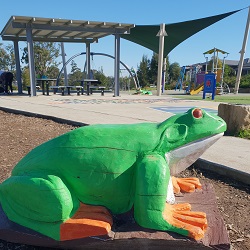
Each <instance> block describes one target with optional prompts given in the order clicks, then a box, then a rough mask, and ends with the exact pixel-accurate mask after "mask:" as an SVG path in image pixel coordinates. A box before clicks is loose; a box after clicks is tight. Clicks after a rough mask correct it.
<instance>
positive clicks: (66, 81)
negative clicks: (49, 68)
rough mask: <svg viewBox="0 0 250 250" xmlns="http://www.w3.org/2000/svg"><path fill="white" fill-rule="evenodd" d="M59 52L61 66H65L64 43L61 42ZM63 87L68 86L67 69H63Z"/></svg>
mask: <svg viewBox="0 0 250 250" xmlns="http://www.w3.org/2000/svg"><path fill="white" fill-rule="evenodd" d="M61 52H62V62H63V65H65V63H66V60H65V50H64V43H63V42H61ZM63 70H64V85H65V86H68V73H67V67H64V69H63Z"/></svg>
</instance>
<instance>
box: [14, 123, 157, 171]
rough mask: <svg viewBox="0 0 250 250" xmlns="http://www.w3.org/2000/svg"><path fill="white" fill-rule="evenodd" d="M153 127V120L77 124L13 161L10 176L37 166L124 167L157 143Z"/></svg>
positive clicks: (46, 167)
mask: <svg viewBox="0 0 250 250" xmlns="http://www.w3.org/2000/svg"><path fill="white" fill-rule="evenodd" d="M156 128H157V124H153V123H152V124H151V123H143V124H133V125H91V126H85V127H81V128H78V129H75V130H72V131H70V132H68V133H66V134H63V135H61V136H59V137H56V138H54V139H52V140H50V141H48V142H45V143H43V144H42V145H40V146H38V147H36V148H35V149H33V150H32V151H31V152H30V153H28V154H27V155H26V156H25V157H24V158H23V159H22V160H21V161H20V162H19V163H18V164H17V166H16V167H15V168H14V170H13V175H18V174H24V172H26V173H27V172H30V171H39V170H40V169H41V170H45V169H46V170H49V171H50V173H58V172H61V171H62V170H63V171H66V172H67V171H70V170H69V169H71V171H72V170H73V169H72V166H74V170H75V169H83V168H87V169H88V171H93V170H95V171H96V170H97V169H100V170H101V171H103V170H107V171H110V170H111V169H112V168H114V167H116V168H119V166H122V167H121V168H122V169H120V171H122V170H126V169H127V168H129V167H130V166H131V165H130V166H129V164H133V162H134V161H136V158H137V156H138V155H140V153H142V152H144V151H150V150H153V149H154V148H155V147H156V145H157V143H158V142H159V141H158V140H159V135H157V136H155V135H156V134H157V129H156ZM144 138H147V139H146V140H145V139H144ZM126 158H127V159H131V160H130V161H129V162H128V163H126V164H125V165H126V166H124V163H123V162H122V161H124V159H126ZM115 165H116V166H115ZM70 166H71V167H70Z"/></svg>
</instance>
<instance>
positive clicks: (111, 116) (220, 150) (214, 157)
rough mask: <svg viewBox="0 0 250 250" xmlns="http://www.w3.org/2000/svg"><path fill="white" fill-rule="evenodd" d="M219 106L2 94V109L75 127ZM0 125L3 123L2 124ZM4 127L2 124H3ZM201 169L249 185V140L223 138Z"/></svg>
mask: <svg viewBox="0 0 250 250" xmlns="http://www.w3.org/2000/svg"><path fill="white" fill-rule="evenodd" d="M218 105H219V103H217V102H212V101H211V102H209V101H203V100H202V99H201V100H199V101H197V100H195V101H194V100H183V99H177V98H175V97H174V96H173V95H172V96H170V95H162V96H160V97H158V96H143V95H132V94H128V93H121V96H120V97H113V94H112V93H105V96H101V95H100V94H99V93H94V94H93V95H91V96H86V95H81V96H77V95H76V94H75V93H72V94H71V95H70V96H68V95H65V96H62V95H59V94H56V95H54V94H50V96H46V95H42V94H41V93H38V96H36V97H29V96H28V95H25V94H23V95H0V109H2V110H8V111H15V112H20V113H26V114H30V115H31V114H32V115H37V116H39V117H47V118H52V119H54V120H61V121H66V122H67V121H70V122H73V123H74V124H78V125H84V124H97V123H99V124H104V123H108V124H118V123H126V124H131V123H140V122H161V121H163V120H165V119H166V118H168V117H170V116H172V115H173V114H175V113H180V112H185V111H186V110H188V109H189V108H191V107H201V108H204V109H207V110H208V111H210V112H213V113H217V109H218ZM0 124H1V123H0ZM0 127H1V125H0ZM197 164H198V165H199V166H200V167H202V168H208V169H211V170H212V171H216V172H218V173H221V174H225V175H228V176H230V177H233V178H234V179H237V180H240V181H242V182H244V183H246V184H249V185H250V140H246V139H240V138H235V137H226V136H223V137H222V138H221V139H220V140H219V141H218V142H216V143H215V144H214V145H213V146H212V147H210V148H209V149H208V150H207V151H206V152H205V153H204V154H203V155H202V156H201V157H200V159H199V160H198V161H197Z"/></svg>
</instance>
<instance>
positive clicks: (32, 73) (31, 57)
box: [26, 24, 36, 96]
mask: <svg viewBox="0 0 250 250" xmlns="http://www.w3.org/2000/svg"><path fill="white" fill-rule="evenodd" d="M26 35H27V47H28V58H29V72H30V96H36V75H35V63H34V48H33V38H32V28H31V26H30V24H27V27H26Z"/></svg>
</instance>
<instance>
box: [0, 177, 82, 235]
mask: <svg viewBox="0 0 250 250" xmlns="http://www.w3.org/2000/svg"><path fill="white" fill-rule="evenodd" d="M0 202H1V205H2V208H3V210H4V212H5V214H6V215H7V216H8V218H9V219H10V220H11V221H14V222H16V223H18V224H20V225H22V226H25V227H28V228H30V229H33V230H35V231H37V232H39V233H42V234H44V235H46V236H49V237H51V238H53V239H56V240H60V225H61V224H62V222H63V221H65V220H67V219H68V218H70V217H71V216H72V214H74V213H75V212H76V210H77V209H78V208H79V206H80V203H79V201H78V200H77V199H75V198H74V197H73V196H72V194H71V193H70V191H69V190H68V188H67V187H66V185H65V184H64V182H63V181H62V180H61V179H60V178H59V177H57V176H54V175H48V176H47V175H42V174H41V175H39V177H37V176H36V177H33V176H12V177H10V178H9V179H7V180H6V181H4V182H3V183H2V184H1V188H0Z"/></svg>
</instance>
